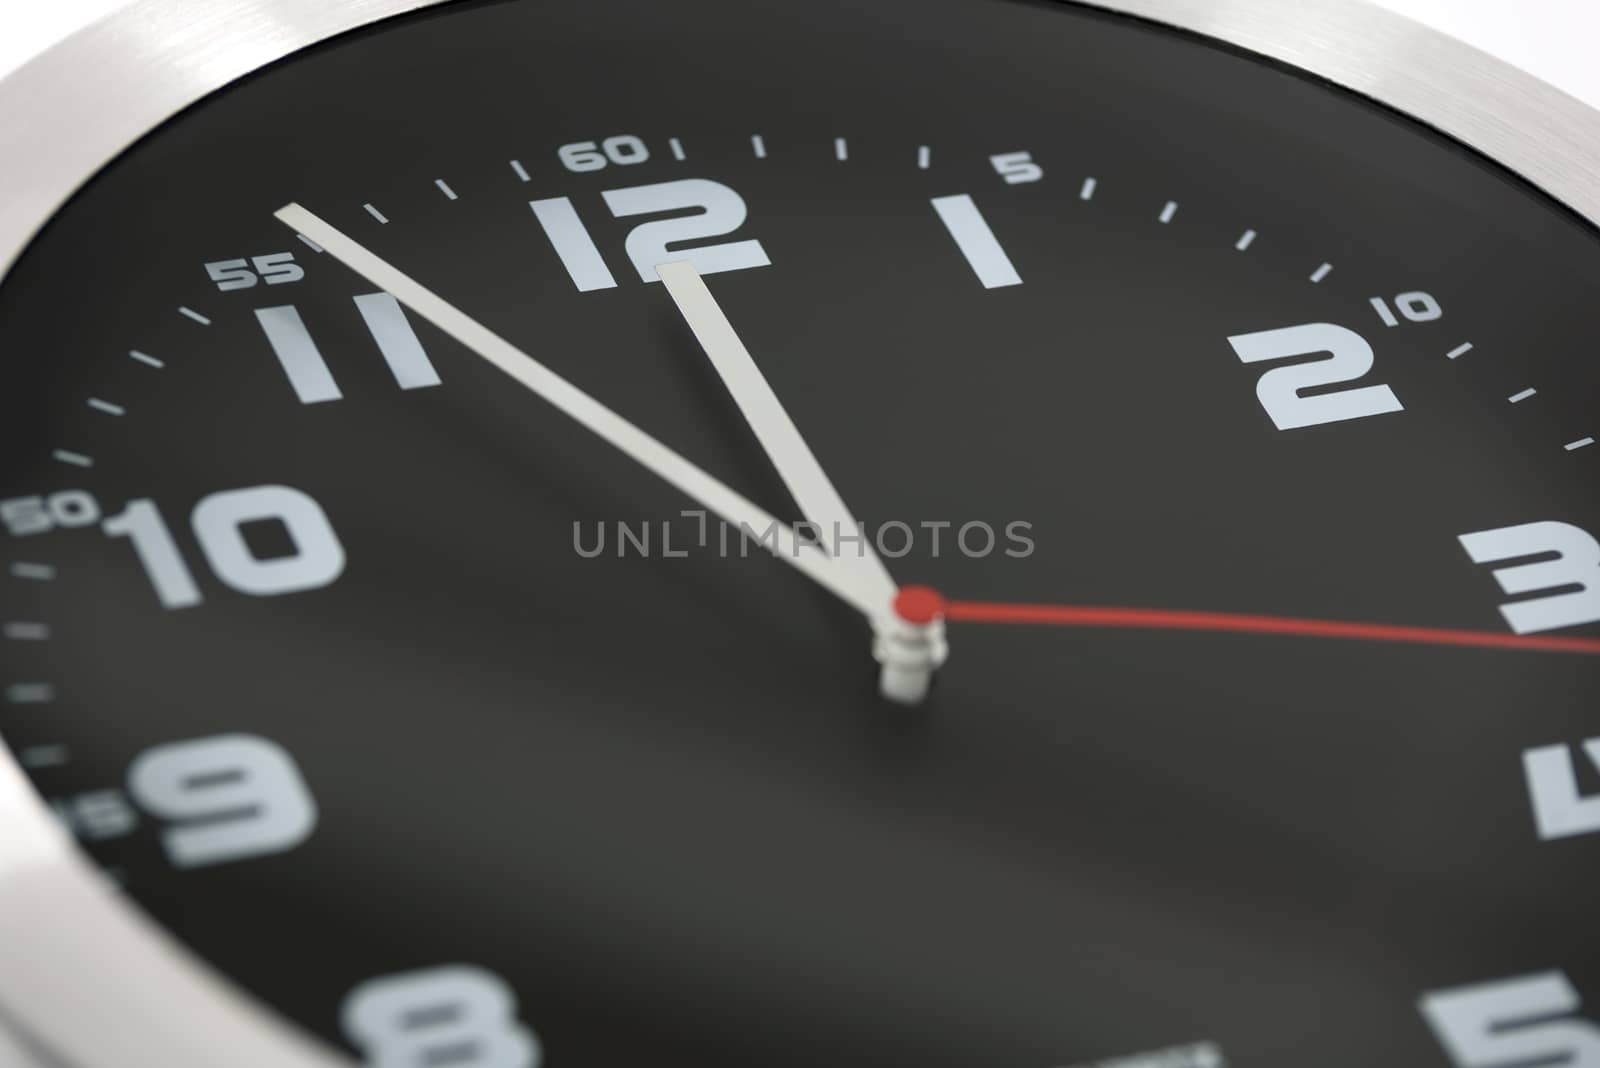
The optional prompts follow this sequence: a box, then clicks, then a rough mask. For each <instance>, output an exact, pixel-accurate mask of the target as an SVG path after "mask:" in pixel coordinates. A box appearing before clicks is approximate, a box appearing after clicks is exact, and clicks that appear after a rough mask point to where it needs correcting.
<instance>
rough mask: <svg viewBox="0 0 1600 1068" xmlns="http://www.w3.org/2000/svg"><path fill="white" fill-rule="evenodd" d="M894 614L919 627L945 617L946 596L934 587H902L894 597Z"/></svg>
mask: <svg viewBox="0 0 1600 1068" xmlns="http://www.w3.org/2000/svg"><path fill="white" fill-rule="evenodd" d="M894 614H895V615H897V616H899V617H900V618H901V619H903V620H905V621H906V622H907V623H914V624H917V625H918V626H921V625H924V624H928V623H932V622H933V621H934V620H935V619H938V618H939V617H940V616H942V615H944V595H943V594H941V593H940V592H939V591H938V590H936V589H934V588H933V587H932V586H902V587H900V592H899V593H896V594H895V595H894Z"/></svg>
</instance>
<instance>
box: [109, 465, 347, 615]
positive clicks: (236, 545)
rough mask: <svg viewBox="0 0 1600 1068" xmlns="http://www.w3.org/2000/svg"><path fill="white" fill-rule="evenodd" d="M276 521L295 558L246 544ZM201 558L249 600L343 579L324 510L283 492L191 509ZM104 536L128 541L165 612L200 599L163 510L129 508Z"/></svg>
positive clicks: (246, 493) (211, 500)
mask: <svg viewBox="0 0 1600 1068" xmlns="http://www.w3.org/2000/svg"><path fill="white" fill-rule="evenodd" d="M262 522H277V523H279V524H281V525H282V527H283V529H284V530H285V531H286V532H287V534H288V535H289V540H290V541H291V542H293V544H294V551H293V552H292V553H290V554H289V555H287V556H280V557H276V558H272V559H266V560H263V559H261V558H259V557H257V556H256V555H255V553H254V552H252V551H251V549H250V546H249V543H248V542H246V541H245V537H244V527H245V526H246V525H247V524H250V523H262ZM190 525H191V526H192V528H193V529H194V536H195V539H196V540H197V541H198V542H199V543H200V551H201V552H202V553H203V554H204V555H205V558H206V563H207V564H208V565H209V566H210V568H211V571H212V573H213V574H215V575H216V576H217V578H218V579H220V580H221V581H222V582H223V583H224V584H225V585H227V586H230V587H232V588H233V589H235V590H238V591H239V592H240V593H246V594H249V595H251V596H253V597H272V596H276V595H278V594H284V593H298V592H300V591H301V590H313V589H317V588H318V587H321V586H326V585H328V584H329V583H331V582H333V581H334V580H335V579H337V578H338V577H339V576H340V575H341V574H342V573H343V572H344V560H345V557H344V546H343V545H341V544H340V543H339V537H338V535H336V534H335V533H334V532H333V526H332V524H330V523H329V522H328V517H327V514H326V513H324V512H323V510H322V506H321V505H319V504H317V502H316V501H314V500H312V499H311V498H310V497H309V496H307V495H306V494H304V493H302V492H300V491H299V490H297V489H290V488H289V487H288V486H253V487H250V488H249V489H237V490H225V491H223V492H221V493H213V494H211V495H210V496H209V497H206V498H204V499H203V500H201V501H200V503H199V504H197V505H195V507H194V514H193V516H192V517H191V519H190ZM100 526H101V529H102V530H104V531H105V533H106V536H107V537H111V538H127V539H128V540H130V541H131V542H132V543H133V551H134V554H135V555H136V556H137V557H138V558H139V562H140V563H141V564H143V565H144V570H145V574H146V576H148V577H149V579H150V584H151V585H152V586H154V587H155V591H156V598H157V599H158V600H160V602H161V605H162V607H164V608H192V607H193V606H195V605H197V604H200V603H201V601H202V600H204V598H203V597H202V596H201V594H200V587H199V586H198V585H196V584H195V580H194V572H192V571H191V570H190V569H189V565H188V564H187V563H186V562H185V561H184V559H183V554H182V552H180V551H179V549H178V543H177V541H176V540H175V539H174V538H173V536H172V531H171V529H170V528H169V527H168V526H167V522H166V520H165V519H163V518H162V516H161V510H160V509H159V508H157V507H156V504H155V502H154V501H151V500H149V499H148V498H140V499H139V500H135V501H129V502H128V506H127V507H126V508H124V509H123V510H122V511H121V512H119V513H118V514H116V515H114V516H109V517H107V519H106V520H105V522H104V523H102V524H101V525H100Z"/></svg>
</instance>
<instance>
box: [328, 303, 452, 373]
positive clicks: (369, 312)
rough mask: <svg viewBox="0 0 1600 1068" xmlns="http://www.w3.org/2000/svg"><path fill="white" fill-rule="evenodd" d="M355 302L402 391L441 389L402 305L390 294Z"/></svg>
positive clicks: (434, 371)
mask: <svg viewBox="0 0 1600 1068" xmlns="http://www.w3.org/2000/svg"><path fill="white" fill-rule="evenodd" d="M355 302H356V308H357V310H359V311H360V312H361V318H362V319H363V320H365V321H366V324H367V330H368V331H369V332H370V333H371V334H372V339H373V340H374V341H376V342H377V343H378V351H379V352H381V353H382V354H383V359H384V362H385V363H387V364H388V365H389V370H390V371H391V372H392V373H393V374H394V380H395V381H396V382H397V383H399V385H400V388H401V389H425V388H427V387H428V386H437V385H438V384H439V372H438V371H436V370H435V369H434V366H433V361H431V360H429V359H428V354H427V353H426V352H424V351H422V342H421V341H418V340H417V332H416V331H415V330H413V329H411V322H410V321H409V320H408V319H407V318H406V313H405V312H403V311H401V310H400V302H399V301H398V300H395V299H394V297H393V296H392V295H391V294H388V293H367V294H365V295H363V296H359V297H356V298H355ZM336 392H337V391H336Z"/></svg>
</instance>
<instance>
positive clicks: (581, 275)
mask: <svg viewBox="0 0 1600 1068" xmlns="http://www.w3.org/2000/svg"><path fill="white" fill-rule="evenodd" d="M528 207H530V208H532V209H533V214H534V215H535V216H536V217H537V218H538V220H539V225H540V226H542V227H544V235H545V236H546V237H548V238H549V239H550V244H551V246H552V247H554V248H555V250H556V255H557V256H559V257H560V258H561V266H563V267H565V268H566V269H567V275H568V277H570V278H571V279H572V284H573V285H575V286H577V287H578V292H580V293H588V292H592V291H593V290H596V289H615V288H617V280H616V279H615V278H613V277H612V275H611V269H610V268H609V267H607V266H606V261H605V260H603V259H601V258H600V250H599V249H598V248H596V247H595V244H594V239H593V238H591V237H590V236H589V231H588V230H586V229H585V228H584V225H583V221H582V220H581V219H579V218H578V212H577V210H576V209H574V208H573V206H572V201H571V200H570V199H568V198H567V197H551V198H550V199H548V200H530V201H528Z"/></svg>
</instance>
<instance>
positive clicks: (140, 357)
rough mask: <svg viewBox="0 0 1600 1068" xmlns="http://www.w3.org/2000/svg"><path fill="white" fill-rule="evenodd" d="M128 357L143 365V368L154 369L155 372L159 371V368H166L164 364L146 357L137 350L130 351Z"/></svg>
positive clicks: (153, 358) (152, 357)
mask: <svg viewBox="0 0 1600 1068" xmlns="http://www.w3.org/2000/svg"><path fill="white" fill-rule="evenodd" d="M128 355H129V356H131V357H132V358H133V359H135V360H138V361H139V362H140V363H142V364H144V365H145V366H147V367H154V368H156V369H157V370H159V369H161V368H163V367H165V366H166V364H165V363H163V362H162V361H160V360H158V359H156V358H155V357H154V356H146V355H145V354H144V353H142V352H140V351H139V350H138V349H133V350H132V351H130V352H129V353H128Z"/></svg>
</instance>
